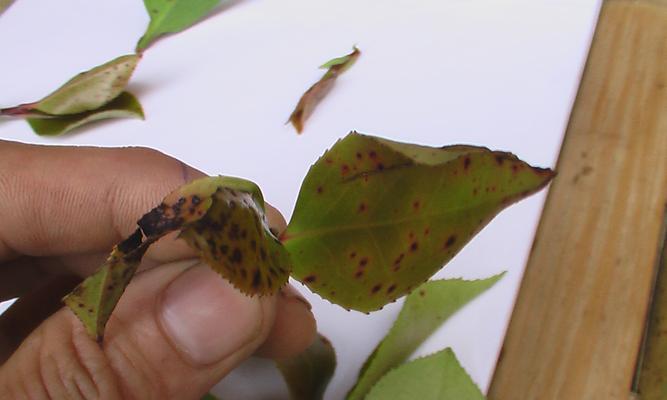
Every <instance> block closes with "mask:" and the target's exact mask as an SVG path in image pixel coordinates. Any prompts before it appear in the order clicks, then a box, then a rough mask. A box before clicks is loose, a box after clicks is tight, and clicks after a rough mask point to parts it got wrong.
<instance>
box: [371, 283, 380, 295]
mask: <svg viewBox="0 0 667 400" xmlns="http://www.w3.org/2000/svg"><path fill="white" fill-rule="evenodd" d="M380 289H382V284H381V283H378V284H377V285H375V286H373V287H372V288H371V293H372V294H375V293H377V292H379V291H380Z"/></svg>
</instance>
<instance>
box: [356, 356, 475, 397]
mask: <svg viewBox="0 0 667 400" xmlns="http://www.w3.org/2000/svg"><path fill="white" fill-rule="evenodd" d="M365 399H366V400H386V399H392V400H414V399H419V400H484V395H483V394H482V392H481V391H480V390H479V388H478V387H477V385H475V383H474V382H473V381H472V379H470V376H469V375H468V373H467V372H466V371H465V370H464V369H463V367H462V366H461V364H459V361H458V360H457V359H456V356H455V355H454V352H453V351H452V350H451V349H449V348H447V349H445V350H442V351H440V352H438V353H435V354H432V355H430V356H427V357H423V358H418V359H416V360H414V361H411V362H409V363H407V364H403V365H401V366H400V367H398V368H396V369H395V370H393V371H391V372H389V373H388V374H387V375H385V376H384V377H383V378H382V379H381V380H380V381H379V382H378V383H377V385H375V386H374V387H373V389H372V390H371V391H370V393H368V396H367V397H365Z"/></svg>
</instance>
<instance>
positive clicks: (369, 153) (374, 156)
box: [368, 150, 377, 159]
mask: <svg viewBox="0 0 667 400" xmlns="http://www.w3.org/2000/svg"><path fill="white" fill-rule="evenodd" d="M368 157H370V158H373V159H375V158H376V157H377V153H376V152H375V150H371V151H369V152H368Z"/></svg>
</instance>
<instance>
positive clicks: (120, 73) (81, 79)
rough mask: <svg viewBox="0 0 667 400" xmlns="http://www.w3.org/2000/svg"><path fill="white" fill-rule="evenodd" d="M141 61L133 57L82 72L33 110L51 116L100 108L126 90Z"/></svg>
mask: <svg viewBox="0 0 667 400" xmlns="http://www.w3.org/2000/svg"><path fill="white" fill-rule="evenodd" d="M139 59H140V57H139V56H138V55H136V54H129V55H125V56H121V57H118V58H116V59H114V60H111V61H109V62H107V63H105V64H102V65H100V66H98V67H95V68H93V69H91V70H89V71H86V72H82V73H80V74H78V75H77V76H75V77H74V78H72V79H70V80H69V81H67V82H66V83H65V84H64V85H62V86H61V87H60V88H58V90H56V91H55V92H53V93H51V94H50V95H48V96H46V97H45V98H43V99H42V100H40V101H38V102H36V103H34V105H33V108H34V109H35V110H37V111H41V112H44V113H47V114H51V115H69V114H79V113H82V112H84V111H90V110H95V109H98V108H100V107H102V106H103V105H105V104H107V103H108V102H110V101H111V100H113V99H115V98H116V97H118V95H120V94H121V93H122V92H123V90H125V87H126V86H127V82H128V81H129V80H130V77H131V76H132V73H133V72H134V69H135V68H136V66H137V63H138V62H139Z"/></svg>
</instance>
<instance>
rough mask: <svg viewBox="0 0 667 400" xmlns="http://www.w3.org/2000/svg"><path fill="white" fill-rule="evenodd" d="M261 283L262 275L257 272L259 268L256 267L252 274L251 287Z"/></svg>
mask: <svg viewBox="0 0 667 400" xmlns="http://www.w3.org/2000/svg"><path fill="white" fill-rule="evenodd" d="M261 284H262V275H261V274H260V272H259V269H256V270H255V272H254V273H253V275H252V287H254V288H258V287H259V286H260V285H261Z"/></svg>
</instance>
